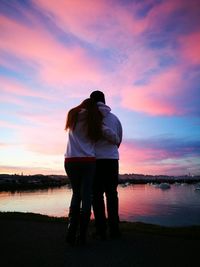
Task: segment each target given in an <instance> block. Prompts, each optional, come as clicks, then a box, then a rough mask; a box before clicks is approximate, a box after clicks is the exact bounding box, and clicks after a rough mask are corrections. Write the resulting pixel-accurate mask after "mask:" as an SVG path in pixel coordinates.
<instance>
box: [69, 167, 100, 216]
mask: <svg viewBox="0 0 200 267" xmlns="http://www.w3.org/2000/svg"><path fill="white" fill-rule="evenodd" d="M95 167H96V163H95V162H65V171H66V173H67V175H68V177H69V179H70V183H71V186H72V198H71V204H70V211H76V212H79V213H80V209H81V212H82V213H84V214H90V213H91V204H92V185H93V178H94V174H95Z"/></svg>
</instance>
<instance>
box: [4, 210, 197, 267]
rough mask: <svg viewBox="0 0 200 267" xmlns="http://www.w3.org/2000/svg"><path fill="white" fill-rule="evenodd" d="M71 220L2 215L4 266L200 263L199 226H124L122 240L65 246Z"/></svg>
mask: <svg viewBox="0 0 200 267" xmlns="http://www.w3.org/2000/svg"><path fill="white" fill-rule="evenodd" d="M66 223H67V218H56V217H49V216H45V215H40V214H34V213H19V212H7V213H2V212H0V236H1V262H2V263H4V265H3V266H6V267H11V266H12V267H13V266H20V267H23V266H24V267H25V266H29V267H35V266H37V267H55V266H56V267H66V266H69V267H82V266H87V267H100V266H101V267H102V266H105V267H112V266H113V267H130V266H134V267H135V266H136V267H137V266H138V267H150V266H152V267H160V266H162V267H169V266H176V267H180V266H181V267H188V266H190V267H193V266H196V262H198V255H199V254H198V253H199V240H200V226H197V227H163V226H161V227H160V226H155V225H151V224H144V223H139V222H133V223H129V222H120V229H121V232H122V237H121V238H120V239H114V240H113V239H109V238H108V240H106V241H101V240H97V239H94V237H93V235H92V233H93V231H94V222H93V221H91V222H90V225H89V233H88V243H87V245H86V246H84V247H81V246H76V247H71V246H69V245H68V244H66V242H65V234H66V225H67V224H66Z"/></svg>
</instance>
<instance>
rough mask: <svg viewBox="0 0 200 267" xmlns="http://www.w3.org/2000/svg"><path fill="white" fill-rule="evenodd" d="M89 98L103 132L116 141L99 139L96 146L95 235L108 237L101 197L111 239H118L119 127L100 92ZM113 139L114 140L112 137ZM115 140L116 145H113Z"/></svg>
mask: <svg viewBox="0 0 200 267" xmlns="http://www.w3.org/2000/svg"><path fill="white" fill-rule="evenodd" d="M90 98H91V99H93V100H94V101H96V103H97V106H98V108H99V110H100V111H101V114H102V115H103V126H104V127H103V128H104V130H106V128H107V127H108V129H109V128H111V129H112V131H113V132H114V134H115V139H114V138H112V139H110V140H109V138H108V136H107V138H105V137H102V138H101V139H100V140H98V141H97V142H96V146H95V154H96V159H97V160H96V172H95V178H94V186H93V211H94V216H95V226H96V233H97V235H99V236H100V237H101V238H102V239H105V238H106V235H107V220H106V210H105V203H104V193H105V196H106V206H107V215H108V226H109V232H110V237H112V238H117V237H119V236H120V230H119V214H118V213H119V211H118V210H119V203H118V202H119V201H118V192H117V186H118V176H119V163H118V161H119V152H118V148H119V146H120V144H121V141H122V125H121V123H120V121H119V119H118V118H117V116H115V115H114V114H113V113H111V109H110V107H108V106H107V105H105V96H104V94H103V92H101V91H94V92H92V93H91V95H90ZM112 137H113V136H112ZM113 140H115V141H113Z"/></svg>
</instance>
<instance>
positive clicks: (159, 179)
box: [0, 174, 200, 192]
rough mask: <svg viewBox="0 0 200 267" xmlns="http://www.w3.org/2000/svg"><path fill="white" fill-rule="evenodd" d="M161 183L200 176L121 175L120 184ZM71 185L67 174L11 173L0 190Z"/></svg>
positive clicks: (198, 180) (196, 180) (191, 180)
mask: <svg viewBox="0 0 200 267" xmlns="http://www.w3.org/2000/svg"><path fill="white" fill-rule="evenodd" d="M148 183H153V184H161V183H169V184H174V183H187V184H195V183H200V176H177V177H176V176H171V177H169V176H164V175H158V176H153V175H140V174H123V175H119V185H125V186H126V185H129V184H148ZM67 185H70V181H69V179H68V177H67V176H64V175H42V174H38V175H10V174H0V192H2V191H20V190H21V191H25V190H40V189H41V190H42V189H51V188H59V187H62V186H67Z"/></svg>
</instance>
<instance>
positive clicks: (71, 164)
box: [65, 98, 103, 245]
mask: <svg viewBox="0 0 200 267" xmlns="http://www.w3.org/2000/svg"><path fill="white" fill-rule="evenodd" d="M102 118H103V117H102V115H101V113H100V112H99V109H98V107H97V105H96V103H95V102H94V101H93V100H91V99H90V98H88V99H86V100H84V101H83V102H82V103H81V104H80V105H79V106H77V107H75V108H72V109H71V110H70V111H69V112H68V116H67V120H66V126H65V130H67V133H68V142H67V149H66V153H65V171H66V173H67V175H68V177H69V179H70V182H71V186H72V198H71V203H70V210H69V220H68V231H67V237H66V241H67V242H68V243H69V244H71V245H73V244H75V242H76V234H77V229H78V225H79V224H80V243H82V244H84V243H85V242H86V234H87V227H88V224H89V221H90V215H91V202H92V182H93V177H94V174H95V166H96V163H95V142H96V141H97V140H99V139H100V138H101V136H102Z"/></svg>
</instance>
